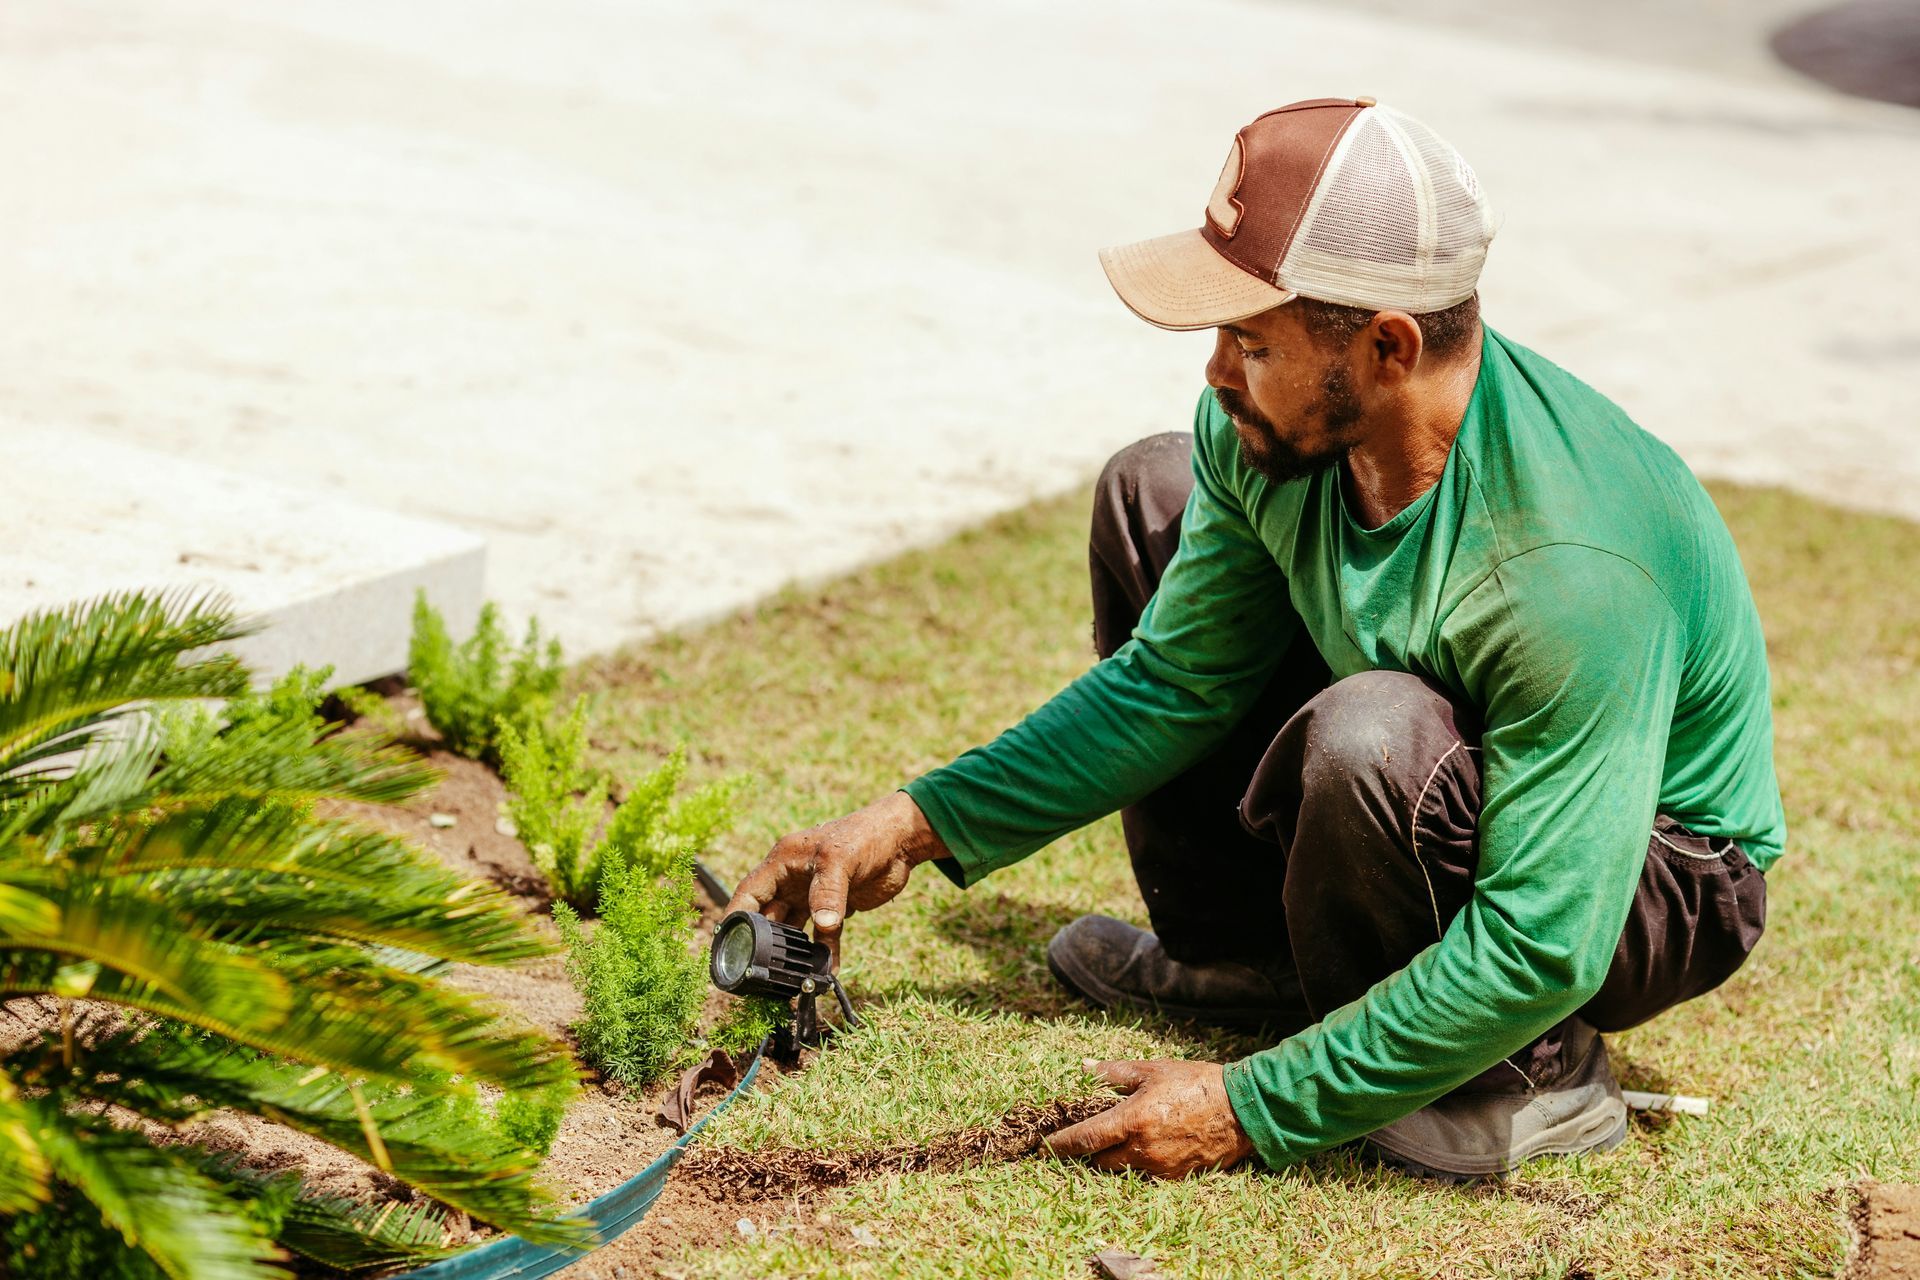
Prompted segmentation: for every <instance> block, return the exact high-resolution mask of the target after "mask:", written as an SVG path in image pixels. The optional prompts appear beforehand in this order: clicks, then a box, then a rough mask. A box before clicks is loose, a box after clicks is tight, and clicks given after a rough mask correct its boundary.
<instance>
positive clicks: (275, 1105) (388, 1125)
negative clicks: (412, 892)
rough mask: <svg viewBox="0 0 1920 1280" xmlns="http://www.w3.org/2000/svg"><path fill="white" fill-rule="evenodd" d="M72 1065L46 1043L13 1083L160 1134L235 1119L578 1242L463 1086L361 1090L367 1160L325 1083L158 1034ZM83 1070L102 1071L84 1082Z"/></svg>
mask: <svg viewBox="0 0 1920 1280" xmlns="http://www.w3.org/2000/svg"><path fill="white" fill-rule="evenodd" d="M78 1057H79V1058H80V1059H82V1060H81V1061H78V1062H77V1063H76V1065H74V1066H71V1067H69V1066H67V1065H66V1061H67V1058H66V1054H65V1052H64V1050H63V1048H62V1046H61V1044H60V1042H59V1038H58V1037H56V1036H53V1035H51V1034H48V1035H46V1036H43V1037H42V1039H41V1040H40V1041H39V1042H38V1043H37V1044H35V1045H34V1046H32V1047H31V1048H30V1049H29V1051H28V1053H27V1056H26V1064H27V1072H26V1073H24V1074H26V1075H27V1078H31V1079H33V1080H35V1081H36V1083H39V1084H41V1085H43V1086H44V1087H46V1088H47V1089H48V1090H49V1091H50V1096H52V1097H55V1098H63V1099H67V1100H69V1101H72V1102H79V1101H82V1100H85V1101H94V1102H109V1103H113V1104H116V1105H118V1106H122V1107H126V1108H128V1109H129V1110H132V1111H134V1112H137V1113H139V1114H142V1115H146V1116H150V1117H153V1118H155V1119H160V1120H163V1121H166V1122H169V1123H179V1122H181V1121H183V1120H187V1119H191V1118H193V1117H194V1116H196V1115H199V1114H201V1113H203V1112H204V1111H206V1110H208V1109H212V1108H221V1107H224V1108H231V1109H233V1110H237V1111H244V1112H246V1113H248V1114H250V1115H256V1116H260V1117H262V1118H263V1119H267V1120H271V1121H273V1122H274V1123H276V1124H283V1125H286V1126H287V1127H288V1128H291V1129H296V1130H298V1131H300V1132H302V1133H305V1134H309V1135H311V1136H312V1137H315V1138H318V1139H320V1140H321V1141H323V1142H326V1143H329V1144H331V1145H333V1146H335V1147H338V1148H340V1149H341V1150H342V1151H347V1152H350V1153H351V1154H353V1155H355V1156H358V1157H359V1158H360V1159H362V1160H366V1161H368V1162H369V1163H376V1162H377V1163H379V1164H380V1165H381V1167H383V1168H386V1169H389V1170H390V1171H391V1172H392V1173H393V1174H394V1175H395V1176H397V1177H399V1178H401V1179H403V1180H405V1181H406V1182H408V1183H409V1184H411V1185H413V1186H415V1187H418V1188H419V1189H420V1190H422V1191H425V1192H426V1193H427V1194H428V1195H431V1196H432V1197H433V1198H434V1199H436V1200H439V1201H441V1202H442V1203H445V1204H448V1205H451V1206H453V1207H454V1208H457V1209H461V1210H464V1211H465V1212H467V1213H470V1214H472V1215H473V1216H474V1217H475V1218H478V1219H479V1220H481V1221H483V1222H486V1223H489V1224H491V1225H493V1226H497V1227H500V1228H502V1229H504V1230H509V1231H513V1232H516V1233H518V1234H520V1235H524V1236H526V1237H527V1238H528V1239H533V1240H539V1241H541V1242H544V1243H582V1242H583V1237H582V1232H581V1230H580V1228H579V1226H578V1224H577V1223H558V1222H555V1221H553V1220H552V1218H553V1210H554V1208H555V1206H554V1202H553V1201H552V1199H551V1197H550V1196H549V1195H548V1194H547V1193H546V1192H545V1191H544V1190H543V1189H542V1188H541V1187H540V1186H539V1185H538V1184H537V1183H536V1182H535V1181H534V1172H535V1170H536V1168H537V1167H538V1164H539V1159H540V1157H539V1156H538V1155H537V1154H535V1153H532V1152H529V1151H527V1150H525V1149H524V1148H522V1147H521V1146H520V1144H519V1143H517V1142H515V1141H513V1140H512V1139H509V1138H507V1137H505V1136H503V1135H502V1134H501V1133H500V1132H499V1131H498V1130H496V1129H495V1128H493V1127H492V1126H490V1125H488V1124H486V1123H484V1122H483V1120H482V1119H481V1114H480V1111H479V1103H478V1101H477V1099H476V1098H475V1096H474V1094H473V1091H472V1089H471V1087H454V1086H451V1085H449V1084H446V1083H444V1082H441V1081H433V1080H430V1079H429V1077H428V1076H427V1075H425V1074H422V1075H419V1076H417V1077H416V1079H415V1080H414V1081H413V1082H411V1083H412V1084H422V1083H432V1084H433V1085H435V1086H436V1087H434V1088H414V1087H404V1088H395V1087H392V1086H388V1087H385V1088H376V1089H371V1090H367V1091H365V1096H366V1102H367V1117H366V1118H365V1119H370V1120H371V1123H372V1125H373V1127H374V1129H375V1131H376V1133H377V1137H378V1142H379V1147H380V1150H379V1151H378V1152H376V1151H375V1150H374V1149H373V1147H372V1143H371V1141H370V1139H369V1135H368V1133H367V1130H366V1126H365V1122H364V1119H363V1117H362V1115H361V1112H360V1109H359V1107H358V1106H357V1105H356V1103H355V1100H354V1097H353V1092H354V1091H353V1087H352V1084H351V1082H350V1081H347V1080H345V1079H343V1078H342V1077H340V1076H339V1075H337V1074H334V1073H330V1072H315V1071H312V1070H310V1069H308V1068H307V1067H305V1066H304V1065H302V1064H300V1063H293V1062H281V1061H275V1060H272V1059H267V1058H261V1057H257V1056H252V1055H247V1054H241V1053H234V1052H231V1051H230V1050H229V1049H227V1048H226V1047H225V1046H222V1045H220V1044H218V1043H217V1042H216V1043H209V1042H206V1041H203V1040H197V1039H195V1038H193V1037H190V1036H183V1035H179V1034H175V1033H172V1032H169V1031H167V1030H165V1029H158V1030H154V1031H152V1032H149V1033H145V1034H142V1033H140V1032H137V1031H133V1030H123V1031H121V1032H118V1033H116V1034H114V1035H111V1036H109V1037H107V1038H106V1039H104V1040H102V1041H101V1042H99V1043H98V1044H96V1045H94V1046H91V1047H90V1048H89V1049H88V1050H87V1051H86V1052H85V1053H84V1054H82V1055H78ZM94 1061H98V1062H99V1063H100V1065H101V1066H102V1067H103V1068H105V1070H104V1071H101V1072H98V1073H96V1072H95V1071H94V1070H93V1068H92V1063H93V1062H94ZM379 1157H383V1158H379Z"/></svg>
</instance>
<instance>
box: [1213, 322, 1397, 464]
mask: <svg viewBox="0 0 1920 1280" xmlns="http://www.w3.org/2000/svg"><path fill="white" fill-rule="evenodd" d="M1288 311H1289V309H1288V308H1287V307H1286V306H1279V307H1275V308H1274V309H1273V310H1271V311H1266V312H1262V313H1261V314H1260V315H1257V316H1254V317H1252V318H1250V319H1247V320H1242V321H1240V322H1239V323H1237V324H1230V325H1224V326H1222V327H1221V328H1219V329H1218V330H1216V331H1215V333H1214V345H1213V357H1212V358H1211V359H1210V360H1208V361H1207V381H1208V383H1209V384H1211V385H1212V387H1213V394H1214V396H1215V398H1216V399H1218V400H1219V401H1220V407H1221V408H1222V409H1224V410H1226V412H1227V415H1228V416H1229V417H1231V418H1232V419H1233V425H1234V430H1235V431H1236V432H1237V433H1238V435H1239V437H1240V458H1241V461H1243V462H1245V463H1246V464H1247V466H1249V467H1251V468H1253V469H1254V470H1255V471H1258V472H1259V473H1260V474H1261V475H1264V476H1266V477H1267V478H1268V479H1270V480H1273V481H1276V482H1280V481H1286V480H1296V479H1299V478H1300V477H1302V476H1310V475H1313V474H1314V473H1316V472H1319V471H1323V470H1325V469H1326V468H1328V467H1330V466H1334V465H1335V464H1337V463H1339V462H1340V461H1342V460H1343V459H1344V458H1345V457H1346V456H1347V452H1348V450H1350V449H1352V448H1353V446H1354V445H1356V444H1358V443H1359V442H1360V440H1361V438H1362V437H1363V436H1364V434H1365V432H1364V430H1363V429H1362V424H1361V419H1362V417H1363V416H1364V410H1363V408H1362V406H1361V404H1360V399H1359V396H1358V394H1357V393H1356V392H1355V390H1354V385H1353V373H1352V369H1351V366H1350V364H1349V361H1348V355H1347V346H1346V344H1337V345H1336V344H1333V343H1328V344H1325V345H1323V344H1321V343H1318V342H1316V341H1315V340H1314V339H1313V338H1312V337H1310V336H1309V335H1308V333H1307V332H1306V329H1305V328H1304V327H1303V326H1302V325H1301V323H1300V322H1299V320H1298V319H1297V318H1295V317H1294V316H1293V315H1290V314H1288Z"/></svg>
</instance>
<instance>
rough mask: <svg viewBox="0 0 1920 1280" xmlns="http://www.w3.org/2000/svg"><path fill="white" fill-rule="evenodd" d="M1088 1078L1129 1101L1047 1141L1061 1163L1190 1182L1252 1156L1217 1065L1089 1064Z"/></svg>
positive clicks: (1177, 1062)
mask: <svg viewBox="0 0 1920 1280" xmlns="http://www.w3.org/2000/svg"><path fill="white" fill-rule="evenodd" d="M1084 1065H1085V1066H1086V1068H1087V1070H1088V1071H1090V1072H1092V1073H1093V1074H1094V1075H1096V1076H1099V1077H1100V1078H1101V1079H1102V1080H1104V1081H1106V1082H1107V1083H1108V1084H1110V1085H1112V1086H1113V1087H1114V1088H1116V1089H1118V1090H1119V1091H1120V1092H1122V1093H1124V1094H1126V1095H1127V1097H1126V1098H1124V1099H1122V1100H1121V1101H1120V1102H1119V1103H1118V1104H1117V1105H1115V1106H1114V1107H1112V1108H1111V1109H1109V1110H1107V1111H1102V1112H1101V1113H1100V1114H1099V1115H1097V1116H1094V1117H1092V1118H1091V1119H1088V1120H1082V1121H1081V1122H1080V1123H1079V1124H1076V1125H1073V1126H1071V1127H1070V1128H1066V1129H1062V1130H1061V1131H1060V1132H1058V1133H1056V1134H1054V1135H1053V1136H1052V1137H1050V1138H1048V1139H1047V1147H1048V1149H1049V1150H1051V1151H1052V1152H1053V1153H1054V1154H1055V1155H1062V1156H1089V1157H1091V1159H1090V1160H1089V1161H1088V1163H1090V1164H1091V1165H1093V1167H1094V1168H1096V1169H1106V1170H1108V1171H1110V1172H1111V1171H1118V1170H1121V1169H1138V1170H1140V1172H1142V1173H1149V1174H1152V1175H1153V1176H1154V1177H1156V1178H1184V1177H1186V1176H1187V1175H1188V1174H1190V1173H1198V1172H1200V1171H1202V1170H1211V1169H1224V1168H1226V1167H1227V1166H1228V1165H1233V1164H1238V1163H1239V1162H1240V1161H1242V1160H1244V1159H1246V1158H1247V1157H1248V1156H1250V1155H1252V1154H1253V1143H1251V1142H1249V1141H1248V1140H1247V1134H1246V1131H1245V1130H1244V1129H1242V1128H1241V1127H1240V1121H1239V1119H1238V1118H1236V1117H1235V1116H1234V1114H1233V1105H1232V1104H1231V1103H1230V1102H1228V1101H1227V1082H1226V1074H1225V1072H1223V1071H1222V1070H1221V1068H1220V1064H1219V1063H1216V1062H1180V1061H1168V1060H1158V1061H1153V1062H1091V1061H1089V1062H1087V1063H1085V1064H1084Z"/></svg>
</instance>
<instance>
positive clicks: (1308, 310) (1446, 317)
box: [1294, 293, 1480, 360]
mask: <svg viewBox="0 0 1920 1280" xmlns="http://www.w3.org/2000/svg"><path fill="white" fill-rule="evenodd" d="M1294 305H1295V306H1297V307H1299V308H1300V320H1301V322H1302V323H1303V324H1305V325H1306V326H1307V333H1308V335H1309V336H1310V337H1312V338H1313V339H1314V341H1316V342H1322V343H1330V342H1347V341H1350V340H1351V339H1352V338H1353V335H1354V334H1356V333H1358V332H1360V331H1361V330H1362V329H1364V328H1366V327H1367V325H1368V324H1369V323H1371V322H1372V320H1373V318H1374V317H1375V316H1377V315H1379V314H1380V308H1378V307H1343V306H1341V305H1340V304H1339V303H1337V302H1322V301H1320V300H1319V299H1318V298H1298V299H1296V300H1295V302H1294ZM1413 318H1414V320H1415V321H1416V322H1418V324H1419V325H1420V337H1421V339H1422V341H1424V342H1425V344H1426V348H1427V350H1428V351H1430V352H1432V353H1433V354H1434V355H1436V356H1438V357H1439V358H1440V359H1442V360H1451V359H1452V358H1453V357H1454V356H1457V355H1460V354H1462V353H1463V352H1464V351H1465V350H1466V348H1467V344H1468V343H1470V342H1472V341H1473V331H1474V327H1475V326H1476V325H1478V324H1479V323H1480V295H1479V294H1477V293H1474V294H1469V295H1468V296H1467V300H1466V301H1465V302H1456V303H1454V304H1453V305H1452V306H1450V307H1448V308H1447V309H1446V310H1444V311H1423V312H1420V313H1418V314H1416V315H1414V317H1413Z"/></svg>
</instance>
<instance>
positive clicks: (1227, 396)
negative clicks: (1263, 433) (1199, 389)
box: [1213, 387, 1270, 427]
mask: <svg viewBox="0 0 1920 1280" xmlns="http://www.w3.org/2000/svg"><path fill="white" fill-rule="evenodd" d="M1213 398H1214V399H1215V400H1218V401H1219V402H1220V407H1221V408H1222V409H1224V410H1225V411H1226V413H1227V416H1229V417H1232V418H1238V419H1239V420H1240V421H1241V422H1244V423H1246V424H1247V425H1248V426H1250V427H1265V426H1269V425H1270V424H1269V423H1268V422H1267V420H1266V419H1265V418H1263V417H1261V416H1260V415H1259V414H1258V413H1256V412H1254V409H1253V406H1252V405H1250V404H1248V403H1247V402H1246V401H1245V400H1242V399H1241V398H1240V393H1239V392H1237V391H1230V390H1228V389H1227V388H1225V387H1215V388H1214V389H1213Z"/></svg>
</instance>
